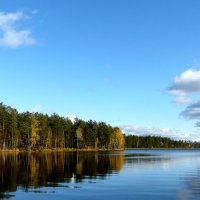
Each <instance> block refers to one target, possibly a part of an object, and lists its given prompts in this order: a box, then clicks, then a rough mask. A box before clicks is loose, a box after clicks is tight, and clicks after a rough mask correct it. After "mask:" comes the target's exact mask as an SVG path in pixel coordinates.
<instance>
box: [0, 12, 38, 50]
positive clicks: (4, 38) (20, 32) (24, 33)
mask: <svg viewBox="0 0 200 200" xmlns="http://www.w3.org/2000/svg"><path fill="white" fill-rule="evenodd" d="M27 18H29V17H28V16H26V15H25V14H24V13H23V12H21V11H18V12H13V13H5V12H0V46H6V47H11V48H17V47H19V46H24V45H34V44H35V43H36V39H35V38H34V37H33V36H32V35H31V30H29V29H22V28H19V26H18V25H20V27H21V25H22V21H23V20H25V19H27Z"/></svg>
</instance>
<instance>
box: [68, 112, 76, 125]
mask: <svg viewBox="0 0 200 200" xmlns="http://www.w3.org/2000/svg"><path fill="white" fill-rule="evenodd" d="M67 118H68V119H70V120H71V122H72V123H74V122H75V121H76V118H77V116H76V115H74V114H72V115H67Z"/></svg>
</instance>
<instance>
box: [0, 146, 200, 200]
mask: <svg viewBox="0 0 200 200" xmlns="http://www.w3.org/2000/svg"><path fill="white" fill-rule="evenodd" d="M91 198H94V199H104V200H106V199H112V198H114V199H115V200H118V199H120V200H121V199H126V200H128V199H154V200H157V199H158V200H159V199H162V200H164V199H178V200H189V199H200V151H199V150H127V151H113V152H99V153H97V152H93V153H91V152H90V153H89V152H83V153H81V152H78V153H76V152H73V153H62V152H59V153H56V152H54V153H52V152H48V153H0V199H20V200H21V199H37V200H40V199H69V200H70V199H72V200H76V199H84V200H85V199H91Z"/></svg>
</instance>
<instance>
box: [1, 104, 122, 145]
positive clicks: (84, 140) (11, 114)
mask: <svg viewBox="0 0 200 200" xmlns="http://www.w3.org/2000/svg"><path fill="white" fill-rule="evenodd" d="M17 148H24V149H33V148H42V149H43V148H45V149H52V148H53V149H57V148H78V149H83V148H86V149H123V148H124V136H123V134H122V131H121V130H120V129H119V128H117V127H112V126H110V125H108V124H106V123H104V122H99V123H97V122H96V121H92V120H90V121H87V122H86V121H83V120H81V119H78V118H77V119H75V122H74V123H72V121H71V120H70V119H68V118H64V117H61V116H59V115H58V114H56V113H54V114H52V115H51V116H49V115H47V114H42V113H30V112H24V113H19V112H18V111H17V110H16V109H14V108H12V107H10V106H6V105H4V104H3V103H0V149H17Z"/></svg>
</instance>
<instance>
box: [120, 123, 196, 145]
mask: <svg viewBox="0 0 200 200" xmlns="http://www.w3.org/2000/svg"><path fill="white" fill-rule="evenodd" d="M120 128H121V129H122V130H123V132H124V133H126V134H128V135H130V134H131V135H138V136H145V135H151V136H161V137H168V138H172V139H175V140H192V141H199V140H200V135H197V134H190V133H183V132H180V131H178V130H172V129H169V128H158V127H141V126H137V125H123V126H121V127H120Z"/></svg>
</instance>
